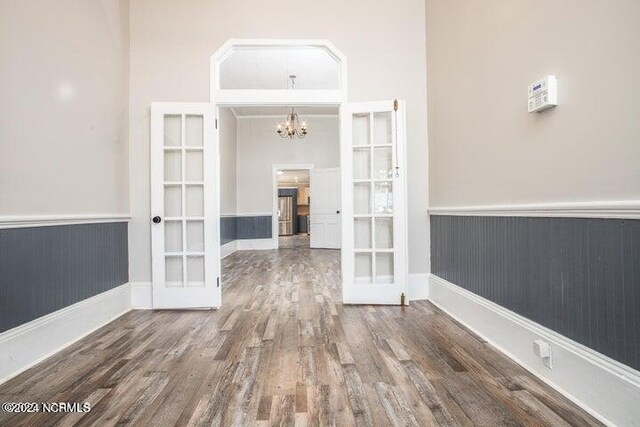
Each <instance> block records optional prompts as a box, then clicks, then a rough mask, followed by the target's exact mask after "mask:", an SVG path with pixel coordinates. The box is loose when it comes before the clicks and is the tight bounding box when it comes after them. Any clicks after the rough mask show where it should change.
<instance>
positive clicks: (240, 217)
mask: <svg viewBox="0 0 640 427" xmlns="http://www.w3.org/2000/svg"><path fill="white" fill-rule="evenodd" d="M271 222H272V215H271V213H257V214H236V215H222V216H221V217H220V244H221V245H222V247H221V257H222V258H224V257H226V256H229V255H231V254H232V253H234V252H235V251H237V250H240V251H241V250H264V249H274V248H275V246H274V243H273V241H272V238H271V227H272V225H271Z"/></svg>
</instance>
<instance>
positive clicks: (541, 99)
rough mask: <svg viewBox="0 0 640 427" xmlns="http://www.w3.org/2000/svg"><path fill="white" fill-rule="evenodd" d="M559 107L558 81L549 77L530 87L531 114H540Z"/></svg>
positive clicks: (553, 77)
mask: <svg viewBox="0 0 640 427" xmlns="http://www.w3.org/2000/svg"><path fill="white" fill-rule="evenodd" d="M556 105H558V81H557V80H556V76H547V77H545V78H544V79H542V80H538V81H537V82H535V83H534V84H532V85H531V86H529V103H528V106H529V112H530V113H533V112H540V111H542V110H546V109H547V108H551V107H555V106H556Z"/></svg>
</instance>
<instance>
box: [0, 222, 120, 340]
mask: <svg viewBox="0 0 640 427" xmlns="http://www.w3.org/2000/svg"><path fill="white" fill-rule="evenodd" d="M128 280H129V255H128V245H127V223H126V222H117V223H116V222H114V223H103V224H77V225H61V226H46V227H31V228H12V229H2V230H0V332H2V331H6V330H8V329H11V328H14V327H16V326H19V325H21V324H23V323H26V322H29V321H31V320H34V319H37V318H38V317H41V316H44V315H46V314H49V313H52V312H54V311H56V310H59V309H61V308H64V307H66V306H69V305H71V304H74V303H76V302H79V301H82V300H84V299H87V298H89V297H92V296H94V295H97V294H100V293H102V292H105V291H108V290H109V289H113V288H115V287H117V286H120V285H122V284H124V283H127V282H128Z"/></svg>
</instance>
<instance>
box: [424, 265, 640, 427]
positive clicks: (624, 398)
mask: <svg viewBox="0 0 640 427" xmlns="http://www.w3.org/2000/svg"><path fill="white" fill-rule="evenodd" d="M429 300H430V301H431V302H432V303H433V304H434V305H436V306H437V307H439V308H441V309H442V310H443V311H445V312H446V313H448V314H449V315H450V316H452V317H453V318H454V319H456V320H457V321H458V322H460V323H461V324H463V325H464V326H465V327H467V328H469V329H470V330H472V331H473V332H474V333H476V334H477V335H479V336H481V337H482V338H484V339H485V340H487V342H488V343H489V344H491V345H493V346H494V347H496V348H497V349H498V350H500V351H501V352H503V353H504V354H505V355H507V356H508V357H510V358H511V359H513V360H514V361H515V362H516V363H518V364H519V365H521V366H522V367H524V368H525V369H527V370H528V371H529V372H531V373H532V374H534V375H535V376H537V377H538V378H540V379H541V380H542V381H544V382H545V383H547V384H548V385H550V386H551V387H553V388H555V389H556V390H558V391H559V392H560V393H561V394H563V395H564V396H566V397H567V398H568V399H570V400H571V401H573V402H574V403H575V404H577V405H578V406H580V407H581V408H583V409H584V410H585V411H587V412H589V413H590V414H591V415H593V416H594V417H596V418H598V419H599V420H600V421H602V422H604V423H605V424H607V425H621V426H622V425H629V426H630V425H638V424H637V423H638V420H640V406H638V402H639V401H640V372H638V371H636V370H634V369H632V368H630V367H628V366H625V365H623V364H621V363H619V362H616V361H615V360H613V359H611V358H609V357H607V356H604V355H602V354H600V353H598V352H596V351H594V350H592V349H590V348H588V347H585V346H584V345H581V344H579V343H577V342H575V341H572V340H571V339H569V338H567V337H565V336H563V335H560V334H558V333H556V332H554V331H552V330H550V329H548V328H545V327H543V326H541V325H539V324H537V323H535V322H532V321H531V320H529V319H526V318H524V317H522V316H520V315H518V314H516V313H513V312H512V311H509V310H507V309H505V308H504V307H501V306H499V305H497V304H495V303H493V302H491V301H488V300H486V299H484V298H482V297H480V296H478V295H475V294H473V293H471V292H469V291H467V290H465V289H462V288H460V287H459V286H456V285H454V284H453V283H450V282H448V281H446V280H444V279H442V278H440V277H438V276H435V275H430V277H429ZM539 338H542V339H544V340H546V341H547V342H549V343H550V344H551V346H552V349H553V369H549V368H547V367H546V366H545V365H544V364H543V363H542V360H541V359H539V358H538V357H537V356H535V355H534V354H533V344H532V343H533V340H535V339H539Z"/></svg>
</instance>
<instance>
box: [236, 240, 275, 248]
mask: <svg viewBox="0 0 640 427" xmlns="http://www.w3.org/2000/svg"><path fill="white" fill-rule="evenodd" d="M236 244H237V250H239V251H263V250H269V249H275V246H274V244H273V239H272V238H267V239H239V240H236Z"/></svg>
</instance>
